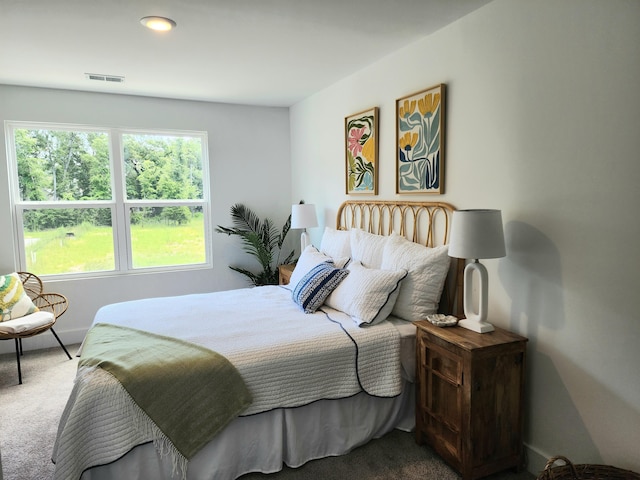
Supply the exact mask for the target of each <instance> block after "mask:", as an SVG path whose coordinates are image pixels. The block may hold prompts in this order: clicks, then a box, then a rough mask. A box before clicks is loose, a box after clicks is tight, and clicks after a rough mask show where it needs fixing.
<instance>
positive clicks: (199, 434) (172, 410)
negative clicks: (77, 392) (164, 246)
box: [79, 323, 252, 460]
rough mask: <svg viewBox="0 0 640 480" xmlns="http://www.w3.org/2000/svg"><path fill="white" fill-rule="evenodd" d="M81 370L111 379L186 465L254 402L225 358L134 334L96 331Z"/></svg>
mask: <svg viewBox="0 0 640 480" xmlns="http://www.w3.org/2000/svg"><path fill="white" fill-rule="evenodd" d="M79 366H81V367H82V366H86V367H100V368H102V369H104V370H105V371H107V372H109V373H110V374H111V375H113V377H115V378H116V379H117V380H118V381H119V382H120V383H121V384H122V386H123V387H124V389H125V390H126V391H127V392H128V393H129V395H130V396H131V398H132V399H133V401H134V402H135V403H136V404H137V405H138V406H139V407H140V408H141V409H142V410H143V411H144V412H145V413H146V414H147V416H148V417H149V418H150V419H151V420H152V421H153V422H154V423H155V424H156V426H157V427H158V428H159V429H160V430H161V431H162V433H163V434H164V435H165V436H166V437H167V438H168V439H169V441H170V442H171V443H172V444H173V446H174V447H175V449H176V450H177V451H178V452H179V453H180V454H181V455H182V456H183V457H184V458H185V459H187V460H189V459H191V458H192V457H193V456H194V455H195V454H196V453H197V452H198V450H200V448H202V447H203V446H204V445H205V444H206V443H208V442H209V441H210V440H211V439H212V438H213V437H214V436H215V435H216V434H217V433H218V432H219V431H220V430H222V429H223V428H224V427H225V426H226V425H227V424H228V423H229V422H230V421H231V420H232V419H234V418H235V417H236V416H238V415H239V414H240V413H241V412H242V411H243V410H245V409H246V408H247V407H248V406H249V405H250V404H251V401H252V399H251V394H250V392H249V391H248V389H247V387H246V386H245V384H244V381H243V380H242V377H241V376H240V374H239V373H238V371H237V370H236V368H235V367H234V366H233V365H232V364H231V363H230V362H229V361H228V360H227V359H226V358H225V357H223V356H222V355H220V354H218V353H216V352H213V351H211V350H209V349H207V348H204V347H201V346H199V345H195V344H192V343H189V342H186V341H183V340H178V339H174V338H169V337H164V336H161V335H156V334H153V333H150V332H144V331H141V330H136V329H132V328H127V327H121V326H117V325H111V324H106V323H99V324H97V325H95V326H94V327H93V328H91V330H89V333H88V334H87V337H86V339H85V342H84V345H83V348H82V355H81V357H80V362H79Z"/></svg>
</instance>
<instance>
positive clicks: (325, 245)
mask: <svg viewBox="0 0 640 480" xmlns="http://www.w3.org/2000/svg"><path fill="white" fill-rule="evenodd" d="M350 238H351V235H350V234H349V232H348V231H346V230H335V229H333V228H331V227H325V228H324V234H323V235H322V240H320V251H321V252H322V253H324V254H326V255H329V256H330V257H331V258H344V257H347V258H349V257H351V240H350Z"/></svg>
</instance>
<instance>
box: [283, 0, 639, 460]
mask: <svg viewBox="0 0 640 480" xmlns="http://www.w3.org/2000/svg"><path fill="white" fill-rule="evenodd" d="M639 25H640V2H637V1H635V0H629V1H621V0H611V1H604V0H563V1H561V2H560V1H557V0H541V1H536V2H531V1H529V0H496V1H494V2H492V3H490V4H489V5H487V6H485V7H483V8H481V9H479V10H477V11H476V12H474V13H472V14H470V15H469V16H467V17H465V18H463V19H461V20H460V21H458V22H456V23H454V24H452V25H450V26H449V27H446V28H444V29H442V30H440V31H438V32H436V33H435V34H433V35H431V36H429V37H427V38H425V39H423V40H421V41H419V42H417V43H415V44H412V45H410V46H408V47H406V48H404V49H402V50H400V51H398V52H396V53H394V54H392V55H390V56H388V57H386V58H385V59H383V60H382V61H380V62H377V63H375V64H373V65H371V66H370V67H368V68H366V69H364V70H362V71H360V72H358V73H357V74H355V75H353V76H351V77H349V78H346V79H344V80H343V81H340V82H339V83H337V84H335V85H333V86H331V87H330V88H327V89H326V90H324V91H322V92H319V93H317V94H316V95H314V96H312V97H310V98H308V99H306V100H304V101H302V102H300V103H299V104H297V105H295V106H293V107H292V108H291V118H290V124H291V145H292V147H291V158H292V163H293V167H292V168H293V178H292V180H293V183H292V186H293V192H292V193H293V196H292V198H297V197H299V196H302V195H303V194H304V198H305V199H306V200H307V201H308V202H313V203H316V204H317V206H318V208H319V212H320V213H321V217H323V218H322V225H321V227H320V228H316V229H311V231H310V233H311V235H312V240H313V241H314V242H315V243H316V244H317V242H319V240H320V236H321V233H322V229H323V227H324V225H325V224H328V225H332V226H333V224H334V217H335V212H336V210H337V207H338V205H339V204H340V202H341V201H342V200H344V199H346V198H347V197H346V196H345V194H344V169H345V167H344V164H345V163H344V162H345V160H344V134H343V122H344V117H345V116H347V115H349V114H352V113H355V112H358V111H362V110H364V109H366V108H369V107H372V106H376V105H377V106H379V107H380V116H381V117H380V131H381V135H380V162H381V164H380V194H379V198H383V199H389V198H394V197H395V196H396V194H395V187H394V185H395V183H394V182H395V169H394V166H395V165H394V158H395V157H394V149H395V137H394V128H395V99H397V98H400V97H403V96H405V95H407V94H410V93H413V92H416V91H419V90H422V89H424V88H426V87H429V86H431V85H434V84H438V83H446V84H447V88H448V90H447V92H448V98H447V115H448V119H447V124H446V132H447V140H446V167H445V169H446V170H445V172H446V180H445V188H446V192H445V194H444V195H442V196H423V197H417V198H423V199H428V200H442V201H448V202H451V203H453V204H454V205H456V206H457V207H458V208H498V209H501V210H502V212H503V220H504V223H505V230H506V237H507V248H508V257H507V258H505V259H501V260H489V261H486V262H484V263H485V264H486V265H487V267H488V269H489V275H490V277H489V278H490V298H491V300H490V307H489V310H490V315H491V318H492V322H493V323H494V324H496V325H499V326H501V327H504V328H508V329H511V330H513V331H515V332H518V333H520V334H522V335H525V336H527V337H528V338H529V341H530V342H529V347H528V366H529V367H528V385H527V389H528V392H527V397H528V408H527V421H526V444H527V446H528V453H529V469H530V470H531V471H532V472H537V471H539V470H540V469H541V468H542V466H543V465H544V463H543V462H544V460H545V459H546V458H548V457H550V456H552V455H556V454H563V455H567V456H569V457H570V458H572V459H574V461H575V462H576V463H606V464H613V465H617V466H619V467H622V468H629V469H633V470H636V471H640V454H639V452H640V450H639V448H638V445H640V376H639V374H638V365H640V347H639V345H640V315H639V314H638V311H639V310H638V295H639V291H640V282H639V280H638V276H637V270H638V267H640V241H639V240H638V238H639V237H640V222H639V220H638V218H639V215H638V213H637V208H638V207H639V206H640V157H639V153H638V152H640V93H639V92H640V90H639V87H640V27H639ZM362 48H366V46H363V47H362ZM347 50H348V51H349V52H350V54H351V55H353V54H357V46H353V45H352V46H349V47H348V48H347V47H346V48H345V51H347ZM415 198H416V197H412V199H415Z"/></svg>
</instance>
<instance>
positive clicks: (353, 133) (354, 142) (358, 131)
mask: <svg viewBox="0 0 640 480" xmlns="http://www.w3.org/2000/svg"><path fill="white" fill-rule="evenodd" d="M364 130H365V129H364V127H363V128H352V129H351V130H349V138H348V141H349V147H348V148H349V150H351V155H353V156H354V157H357V156H358V155H359V154H360V152H361V151H362V145H361V144H360V139H361V138H362V135H364Z"/></svg>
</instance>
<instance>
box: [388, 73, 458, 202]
mask: <svg viewBox="0 0 640 480" xmlns="http://www.w3.org/2000/svg"><path fill="white" fill-rule="evenodd" d="M445 90H446V86H445V84H443V83H441V84H438V85H435V86H433V87H429V88H427V89H426V90H422V91H420V92H417V93H413V94H411V95H407V96H406V97H402V98H399V99H398V100H396V193H420V194H424V193H435V194H442V193H444V160H445V157H444V145H445V142H444V140H445V122H444V120H445Z"/></svg>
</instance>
